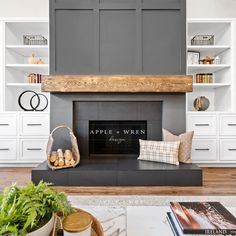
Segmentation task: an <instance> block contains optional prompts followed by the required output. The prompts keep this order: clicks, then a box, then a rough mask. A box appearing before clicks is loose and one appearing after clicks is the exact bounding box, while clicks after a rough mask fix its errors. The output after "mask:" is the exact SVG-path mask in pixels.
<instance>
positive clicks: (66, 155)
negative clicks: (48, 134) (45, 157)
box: [50, 149, 75, 167]
mask: <svg viewBox="0 0 236 236" xmlns="http://www.w3.org/2000/svg"><path fill="white" fill-rule="evenodd" d="M50 163H51V165H53V166H55V167H57V166H60V167H63V166H66V167H70V166H73V165H74V164H75V160H74V158H73V155H72V152H71V150H65V152H63V150H62V149H58V150H57V151H53V152H52V153H51V155H50Z"/></svg>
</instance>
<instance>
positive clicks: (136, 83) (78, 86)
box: [42, 75, 193, 93]
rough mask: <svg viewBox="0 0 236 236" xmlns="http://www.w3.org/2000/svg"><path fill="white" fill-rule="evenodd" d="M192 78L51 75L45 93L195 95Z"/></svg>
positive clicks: (46, 81) (46, 78) (46, 77)
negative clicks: (191, 93) (189, 93)
mask: <svg viewBox="0 0 236 236" xmlns="http://www.w3.org/2000/svg"><path fill="white" fill-rule="evenodd" d="M192 90H193V80H192V76H190V75H53V76H51V75H49V76H44V78H43V80H42V91H43V92H52V93H68V92H71V93H76V92H79V93H89V92H92V93H104V92H109V93H185V92H192Z"/></svg>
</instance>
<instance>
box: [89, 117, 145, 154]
mask: <svg viewBox="0 0 236 236" xmlns="http://www.w3.org/2000/svg"><path fill="white" fill-rule="evenodd" d="M139 139H145V140H146V139H147V121H143V120H140V121H136V120H129V121H127V120H107V121H100V120H99V121H97V120H96V121H94V120H90V121H89V155H90V156H99V155H100V156H101V155H102V156H104V155H119V156H123V155H134V154H136V155H138V154H139Z"/></svg>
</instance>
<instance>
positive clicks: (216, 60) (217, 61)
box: [214, 56, 220, 65]
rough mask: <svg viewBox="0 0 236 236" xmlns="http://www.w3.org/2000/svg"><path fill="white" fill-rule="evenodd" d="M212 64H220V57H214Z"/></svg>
mask: <svg viewBox="0 0 236 236" xmlns="http://www.w3.org/2000/svg"><path fill="white" fill-rule="evenodd" d="M214 63H215V64H216V65H219V64H220V57H219V56H216V57H215V60H214Z"/></svg>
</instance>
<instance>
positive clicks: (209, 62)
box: [200, 56, 215, 64]
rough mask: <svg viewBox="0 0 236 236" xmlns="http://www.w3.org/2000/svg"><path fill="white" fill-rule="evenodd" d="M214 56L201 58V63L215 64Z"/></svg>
mask: <svg viewBox="0 0 236 236" xmlns="http://www.w3.org/2000/svg"><path fill="white" fill-rule="evenodd" d="M214 60H215V59H214V58H213V57H210V56H206V57H204V58H202V59H201V60H200V63H201V64H213V63H214Z"/></svg>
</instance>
